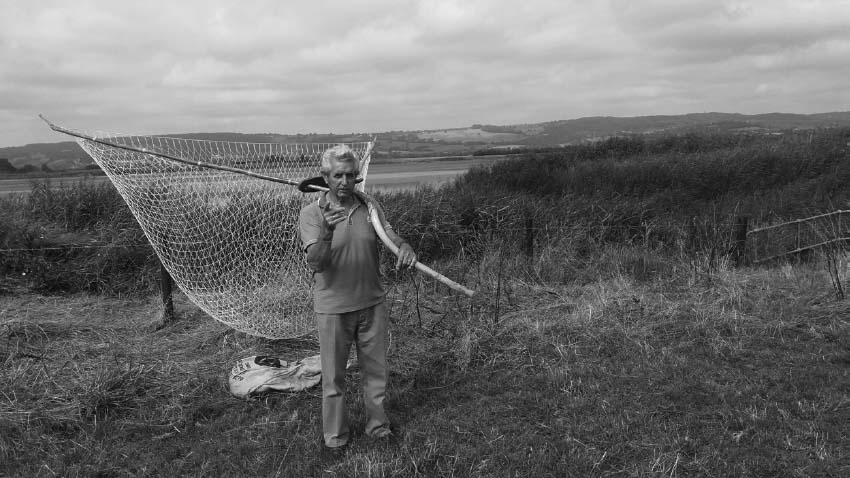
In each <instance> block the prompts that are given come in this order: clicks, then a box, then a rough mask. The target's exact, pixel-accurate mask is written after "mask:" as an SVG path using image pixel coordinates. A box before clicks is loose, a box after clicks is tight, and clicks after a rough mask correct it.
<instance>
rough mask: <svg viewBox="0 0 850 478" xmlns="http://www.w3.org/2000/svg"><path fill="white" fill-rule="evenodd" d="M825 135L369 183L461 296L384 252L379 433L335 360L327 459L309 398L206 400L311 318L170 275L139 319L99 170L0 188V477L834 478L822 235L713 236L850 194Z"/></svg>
mask: <svg viewBox="0 0 850 478" xmlns="http://www.w3.org/2000/svg"><path fill="white" fill-rule="evenodd" d="M847 134H848V131H844V130H829V129H825V130H818V131H816V132H815V133H813V134H809V133H808V132H806V133H805V134H800V135H799V136H795V135H786V136H784V137H774V136H764V135H752V136H741V135H716V134H710V133H705V134H689V135H679V136H671V137H664V138H657V139H646V138H640V137H631V138H612V139H609V140H606V141H602V142H599V143H595V144H593V145H581V146H573V147H566V148H561V149H557V150H552V151H547V152H541V153H533V154H529V155H526V156H522V157H517V158H514V159H511V160H509V161H497V162H494V163H493V164H492V165H490V166H489V167H487V168H473V169H471V170H469V171H467V172H465V173H464V174H458V175H456V176H455V177H454V179H453V180H452V181H449V182H447V183H445V185H444V186H443V187H441V188H433V187H425V188H416V189H403V190H396V191H393V190H389V191H376V193H375V195H376V196H377V197H378V198H379V199H380V200H381V202H382V204H383V205H384V209H385V212H386V215H387V217H388V219H389V220H390V221H391V222H392V223H393V227H394V229H395V230H396V231H397V232H398V233H399V234H400V235H402V236H403V237H405V239H406V240H408V241H409V242H410V243H411V244H412V245H413V246H414V248H415V249H416V251H417V253H418V254H420V257H421V258H422V260H423V262H425V263H427V264H428V265H429V266H431V267H433V268H434V269H435V270H438V271H440V272H441V273H443V274H445V275H446V276H448V277H450V278H452V279H454V280H457V281H458V282H461V283H463V284H464V285H466V286H468V287H470V288H472V289H474V290H476V291H477V294H476V296H475V298H473V299H468V298H466V297H465V296H458V295H455V294H453V293H451V292H450V291H448V290H447V289H445V288H444V287H442V286H440V285H437V284H435V283H434V282H433V281H431V280H430V279H427V278H425V277H424V276H421V275H416V274H413V273H395V272H393V271H392V264H393V260H392V258H391V257H387V255H386V254H384V256H383V259H382V265H383V266H384V267H385V268H386V270H387V273H386V275H385V278H386V280H387V286H388V305H389V307H390V315H391V320H392V325H391V331H392V341H391V346H390V360H389V363H390V368H391V370H390V385H389V390H388V397H387V411H388V414H389V415H390V417H391V419H392V420H393V423H394V426H395V437H394V438H393V439H392V440H390V441H389V442H387V443H375V442H373V441H371V440H369V439H368V438H366V437H364V436H363V432H362V424H363V422H364V414H363V410H362V403H361V402H362V399H361V398H360V394H359V378H360V376H359V372H358V370H357V369H356V368H354V369H352V371H351V373H350V374H349V377H348V381H347V383H346V386H347V393H348V396H349V397H351V399H350V402H351V403H350V404H349V410H350V413H351V419H352V423H353V425H354V429H353V432H354V436H353V442H352V444H351V446H350V448H349V449H348V451H347V452H346V453H345V454H344V455H342V456H329V455H327V454H324V453H322V452H321V438H320V430H321V398H320V392H319V389H318V388H314V389H310V390H308V391H305V392H300V393H291V394H288V393H273V394H268V395H265V396H262V397H260V398H259V399H257V400H254V401H242V400H238V399H235V398H233V397H232V396H231V395H230V394H229V392H228V390H227V374H228V372H229V370H230V368H231V367H232V366H233V365H234V364H235V363H236V361H237V360H238V359H241V358H243V357H247V356H251V355H256V354H270V355H275V356H279V357H281V358H283V359H285V360H296V359H299V358H303V357H305V356H308V355H313V354H315V353H317V351H318V346H317V343H316V340H315V338H314V337H313V336H312V335H307V336H305V337H303V338H298V339H285V340H269V339H263V338H257V337H252V336H248V335H246V334H243V333H241V332H237V331H234V330H233V329H230V328H228V327H226V326H225V325H223V324H221V323H219V322H217V321H215V320H214V319H212V318H210V317H209V316H208V315H207V314H206V313H205V312H203V311H201V310H200V309H199V308H198V307H197V306H195V305H194V304H192V303H191V302H189V301H188V300H187V299H186V298H185V296H184V295H183V294H181V293H179V292H178V293H176V294H175V305H176V311H177V316H178V319H177V320H176V321H174V322H169V323H163V322H162V321H161V315H162V311H163V306H162V304H161V303H160V298H159V291H158V285H157V281H158V277H159V276H158V272H159V269H158V262H156V258H155V255H154V254H153V252H152V251H151V250H150V248H149V247H135V246H134V245H136V244H139V243H143V242H144V241H145V240H144V237H143V236H142V235H141V232H140V231H139V228H138V226H137V225H136V224H135V222H134V219H133V218H132V216H130V215H129V213H128V211H127V210H126V209H127V208H126V207H125V206H124V205H123V203H122V201H121V200H120V198H119V197H118V196H117V194H116V193H115V191H114V188H111V187H108V185H83V186H76V187H75V188H71V189H69V190H67V191H62V192H56V191H54V192H51V191H47V190H39V191H37V192H35V193H33V194H31V195H28V196H26V197H17V198H15V196H16V195H6V196H3V197H0V249H3V250H5V251H6V252H0V380H2V381H3V382H4V383H5V384H6V387H5V389H4V391H3V393H2V394H0V476H4V475H8V476H69V477H74V476H246V477H247V476H251V477H254V476H269V477H272V476H305V477H312V476H317V477H318V476H339V477H343V476H346V477H348V476H369V477H390V476H423V477H430V476H482V477H484V476H487V477H490V476H493V477H513V476H541V477H547V476H550V477H561V476H582V477H584V476H590V477H592V476H665V477H677V476H705V477H709V476H711V477H715V476H724V477H725V476H791V477H836V476H848V475H850V456H849V455H848V450H850V436H848V427H847V425H846V424H847V423H850V320H848V317H850V302H848V299H847V298H846V284H847V280H848V277H850V269H848V260H847V251H846V249H845V244H844V242H840V241H836V242H830V244H831V246H830V247H822V248H819V249H816V250H811V251H807V252H806V253H804V254H802V253H801V254H794V255H788V256H786V257H783V258H780V259H779V260H776V261H772V262H766V263H755V262H754V261H753V260H752V259H753V257H752V256H748V255H747V254H748V252H747V251H746V250H737V249H736V248H735V243H734V240H733V239H734V236H733V234H732V231H733V230H734V229H733V228H734V226H735V224H737V221H736V219H738V218H739V217H742V216H743V217H747V218H748V219H749V222H750V224H751V227H758V226H763V225H767V224H775V223H780V222H785V221H789V220H794V219H799V218H803V217H807V216H810V215H814V214H817V213H823V212H829V211H834V210H836V209H850V190H849V189H848V188H847V184H850V153H848V148H847V144H846V138H847V137H848V136H847ZM377 166H378V164H375V165H374V166H373V167H370V177H372V176H371V175H372V174H379V173H381V171H380V170H378V169H373V168H377ZM432 166H433V167H434V168H435V169H434V170H436V168H439V169H440V170H446V171H451V168H442V165H436V163H429V164H427V165H421V167H422V168H428V167H432ZM413 172H414V173H415V172H416V171H415V170H414V171H413ZM421 172H423V173H426V172H427V171H426V169H423V170H422V171H421ZM432 172H433V170H432ZM384 173H385V174H406V173H403V172H402V171H397V170H395V171H394V170H385V171H384ZM817 232H818V234H821V235H822V238H823V239H824V240H831V239H833V237H832V236H830V234H832V233H834V232H835V231H831V230H828V229H824V230H821V231H817ZM82 239H85V241H82ZM80 242H86V243H90V244H91V245H92V248H90V249H85V248H80V249H73V248H63V246H67V245H69V244H77V243H80ZM12 251H13V252H14V253H12Z"/></svg>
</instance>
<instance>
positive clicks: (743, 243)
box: [732, 216, 749, 267]
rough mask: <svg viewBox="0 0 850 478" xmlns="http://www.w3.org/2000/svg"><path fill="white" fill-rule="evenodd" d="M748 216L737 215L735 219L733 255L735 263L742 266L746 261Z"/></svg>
mask: <svg viewBox="0 0 850 478" xmlns="http://www.w3.org/2000/svg"><path fill="white" fill-rule="evenodd" d="M748 223H749V218H748V217H746V216H738V217H737V218H736V219H735V231H734V237H735V244H734V245H733V246H732V251H733V256H734V257H735V265H736V266H739V267H740V266H742V265H744V264H746V262H747V260H746V259H747V225H748Z"/></svg>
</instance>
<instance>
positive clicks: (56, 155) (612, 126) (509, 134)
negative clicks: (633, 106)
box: [0, 112, 850, 176]
mask: <svg viewBox="0 0 850 478" xmlns="http://www.w3.org/2000/svg"><path fill="white" fill-rule="evenodd" d="M824 127H850V112H834V113H818V114H811V115H802V114H790V113H769V114H760V115H742V114H737V113H693V114H686V115H666V116H665V115H659V116H636V117H612V116H593V117H586V118H578V119H571V120H559V121H549V122H544V123H532V124H513V125H487V124H476V125H472V126H470V127H467V128H449V129H442V130H427V131H390V132H384V133H375V134H374V135H373V134H365V133H361V134H356V133H352V134H275V133H257V134H244V133H226V132H225V133H182V134H168V135H163V136H170V137H177V138H187V139H198V140H210V141H236V142H249V143H307V142H321V143H333V142H345V141H366V140H369V139H371V138H372V137H373V136H374V137H376V138H377V144H376V147H375V151H374V153H373V157H374V158H375V160H376V161H380V160H382V159H384V158H392V157H428V156H449V155H459V154H471V153H473V152H474V151H476V150H480V149H484V148H489V147H501V148H505V147H523V146H555V145H563V144H575V143H580V142H586V141H597V140H601V139H605V138H608V137H611V136H623V135H632V134H640V135H655V134H683V133H687V132H690V131H694V130H702V131H705V130H709V131H711V130H713V131H718V132H747V133H774V132H781V131H788V130H794V129H812V128H824ZM0 159H6V162H2V164H0V175H3V176H6V175H10V174H15V173H16V172H23V171H33V170H42V171H71V170H82V169H92V168H95V169H96V168H97V166H96V165H95V164H94V162H93V161H92V159H91V158H90V157H89V156H88V155H87V154H86V153H85V152H84V151H83V150H82V149H81V148H80V147H79V145H77V143H76V142H73V141H64V142H61V143H38V144H28V145H26V146H16V147H8V148H0ZM9 166H11V169H10V167H9ZM27 166H30V167H27Z"/></svg>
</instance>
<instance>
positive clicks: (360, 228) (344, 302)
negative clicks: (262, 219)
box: [298, 193, 389, 314]
mask: <svg viewBox="0 0 850 478" xmlns="http://www.w3.org/2000/svg"><path fill="white" fill-rule="evenodd" d="M327 206H328V198H327V193H325V194H322V195H321V196H320V197H319V199H318V200H317V201H315V202H312V203H310V204H308V205H306V206H304V208H302V209H301V214H300V217H299V220H298V224H299V229H300V233H301V244H302V248H303V250H304V251H305V252H306V251H307V248H308V247H309V246H311V245H313V244H315V243H317V242H319V241H320V240H322V239H321V237H320V234H322V223H323V221H324V218H323V217H322V211H323V210H324V209H325V208H327ZM388 226H389V225H385V227H388ZM330 254H331V257H330V261H329V263H328V265H327V266H326V267H325V268H324V270H322V271H321V272H314V273H313V310H314V311H315V312H317V313H321V314H343V313H346V312H353V311H355V310H360V309H365V308H366V307H371V306H373V305H375V304H377V303H379V302H381V301H382V300H383V299H384V296H385V295H386V290H385V289H384V285H383V284H382V283H381V277H380V270H379V263H378V236H377V233H375V229H374V228H373V227H372V219H371V217H370V216H369V211H368V207H367V206H366V204H364V203H363V200H362V199H361V198H360V197H359V196H357V200H356V201H355V203H354V205H353V206H352V207H351V208H350V209H349V211H348V219H346V220H344V221H342V222H340V223H339V224H337V225H336V227H335V228H334V234H333V239H332V242H331V252H330Z"/></svg>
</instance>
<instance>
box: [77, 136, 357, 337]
mask: <svg viewBox="0 0 850 478" xmlns="http://www.w3.org/2000/svg"><path fill="white" fill-rule="evenodd" d="M84 135H85V136H88V137H93V138H96V139H97V140H98V141H104V142H107V143H110V144H111V145H105V144H102V143H99V142H97V141H92V140H90V139H78V141H79V143H80V145H81V146H82V148H83V149H84V150H85V151H86V152H87V153H88V154H89V155H91V157H92V158H93V159H94V161H95V162H96V163H97V164H98V165H99V166H100V167H101V168H102V169H103V170H104V171H105V172H106V174H107V176H108V177H109V179H110V180H111V181H112V183H113V184H114V185H115V187H116V188H117V190H118V192H119V193H120V194H121V196H122V197H123V198H124V200H125V201H126V202H127V204H128V205H129V207H130V210H131V211H132V213H133V215H134V216H135V218H136V219H137V220H138V221H139V224H140V225H141V228H142V230H143V231H144V233H145V235H146V236H147V238H148V240H149V241H150V243H151V244H152V246H153V249H154V250H155V251H156V254H157V255H158V256H159V259H160V261H161V262H162V264H163V266H165V268H166V270H168V272H169V273H170V274H171V277H172V278H173V279H174V282H175V284H177V286H178V287H179V288H180V289H181V290H182V291H183V293H184V294H186V296H187V297H188V298H189V299H190V300H191V301H192V302H194V303H195V304H197V305H198V307H200V308H201V309H203V310H204V311H205V312H206V313H208V314H209V315H210V316H212V317H213V318H215V319H216V320H219V321H221V322H223V323H225V324H227V325H228V326H230V327H233V328H234V329H236V330H239V331H242V332H245V333H248V334H251V335H258V336H262V337H268V338H289V337H296V336H300V335H304V334H306V333H308V332H310V331H311V330H312V329H313V324H314V321H313V312H312V300H311V296H310V277H311V274H310V271H309V269H308V268H307V265H306V262H305V260H304V258H303V253H302V252H301V250H300V238H299V234H298V213H299V211H300V209H301V207H302V206H303V205H304V204H306V203H307V202H308V201H310V200H311V199H313V200H315V195H310V194H304V193H301V192H299V191H298V189H297V188H296V187H294V186H291V185H287V184H280V183H276V182H271V181H267V180H263V179H258V178H254V177H249V176H246V175H243V174H238V173H234V172H227V171H220V170H214V169H209V168H205V167H199V166H191V165H186V164H183V163H180V162H177V161H174V160H169V159H165V158H163V157H160V156H156V154H164V155H170V156H174V157H178V158H181V159H185V160H190V161H201V162H204V163H209V164H213V165H218V166H224V167H231V168H239V169H243V170H248V171H251V172H254V173H259V174H263V175H266V176H272V177H276V178H286V179H295V180H299V179H305V178H309V177H315V176H318V175H319V168H320V165H321V155H322V153H323V152H324V151H325V150H326V149H328V148H330V147H332V146H335V145H336V144H339V143H333V144H330V143H305V144H283V143H239V142H226V141H205V140H193V139H182V138H172V137H157V136H128V135H117V134H109V133H103V132H97V133H86V134H84ZM345 144H347V145H349V146H350V147H351V148H352V149H353V150H355V151H356V152H357V153H358V155H359V157H360V158H361V164H360V171H361V176H363V178H364V179H365V177H366V173H367V171H368V167H369V160H370V152H371V146H372V143H371V142H357V143H345ZM113 145H114V146H113ZM121 146H124V147H130V148H133V149H144V150H145V151H146V152H147V153H144V152H137V151H130V150H126V149H122V148H121ZM152 153H153V154H152ZM364 186H365V181H364V182H362V183H360V184H358V185H357V187H358V188H359V189H360V190H361V191H362V190H363V188H364Z"/></svg>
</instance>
